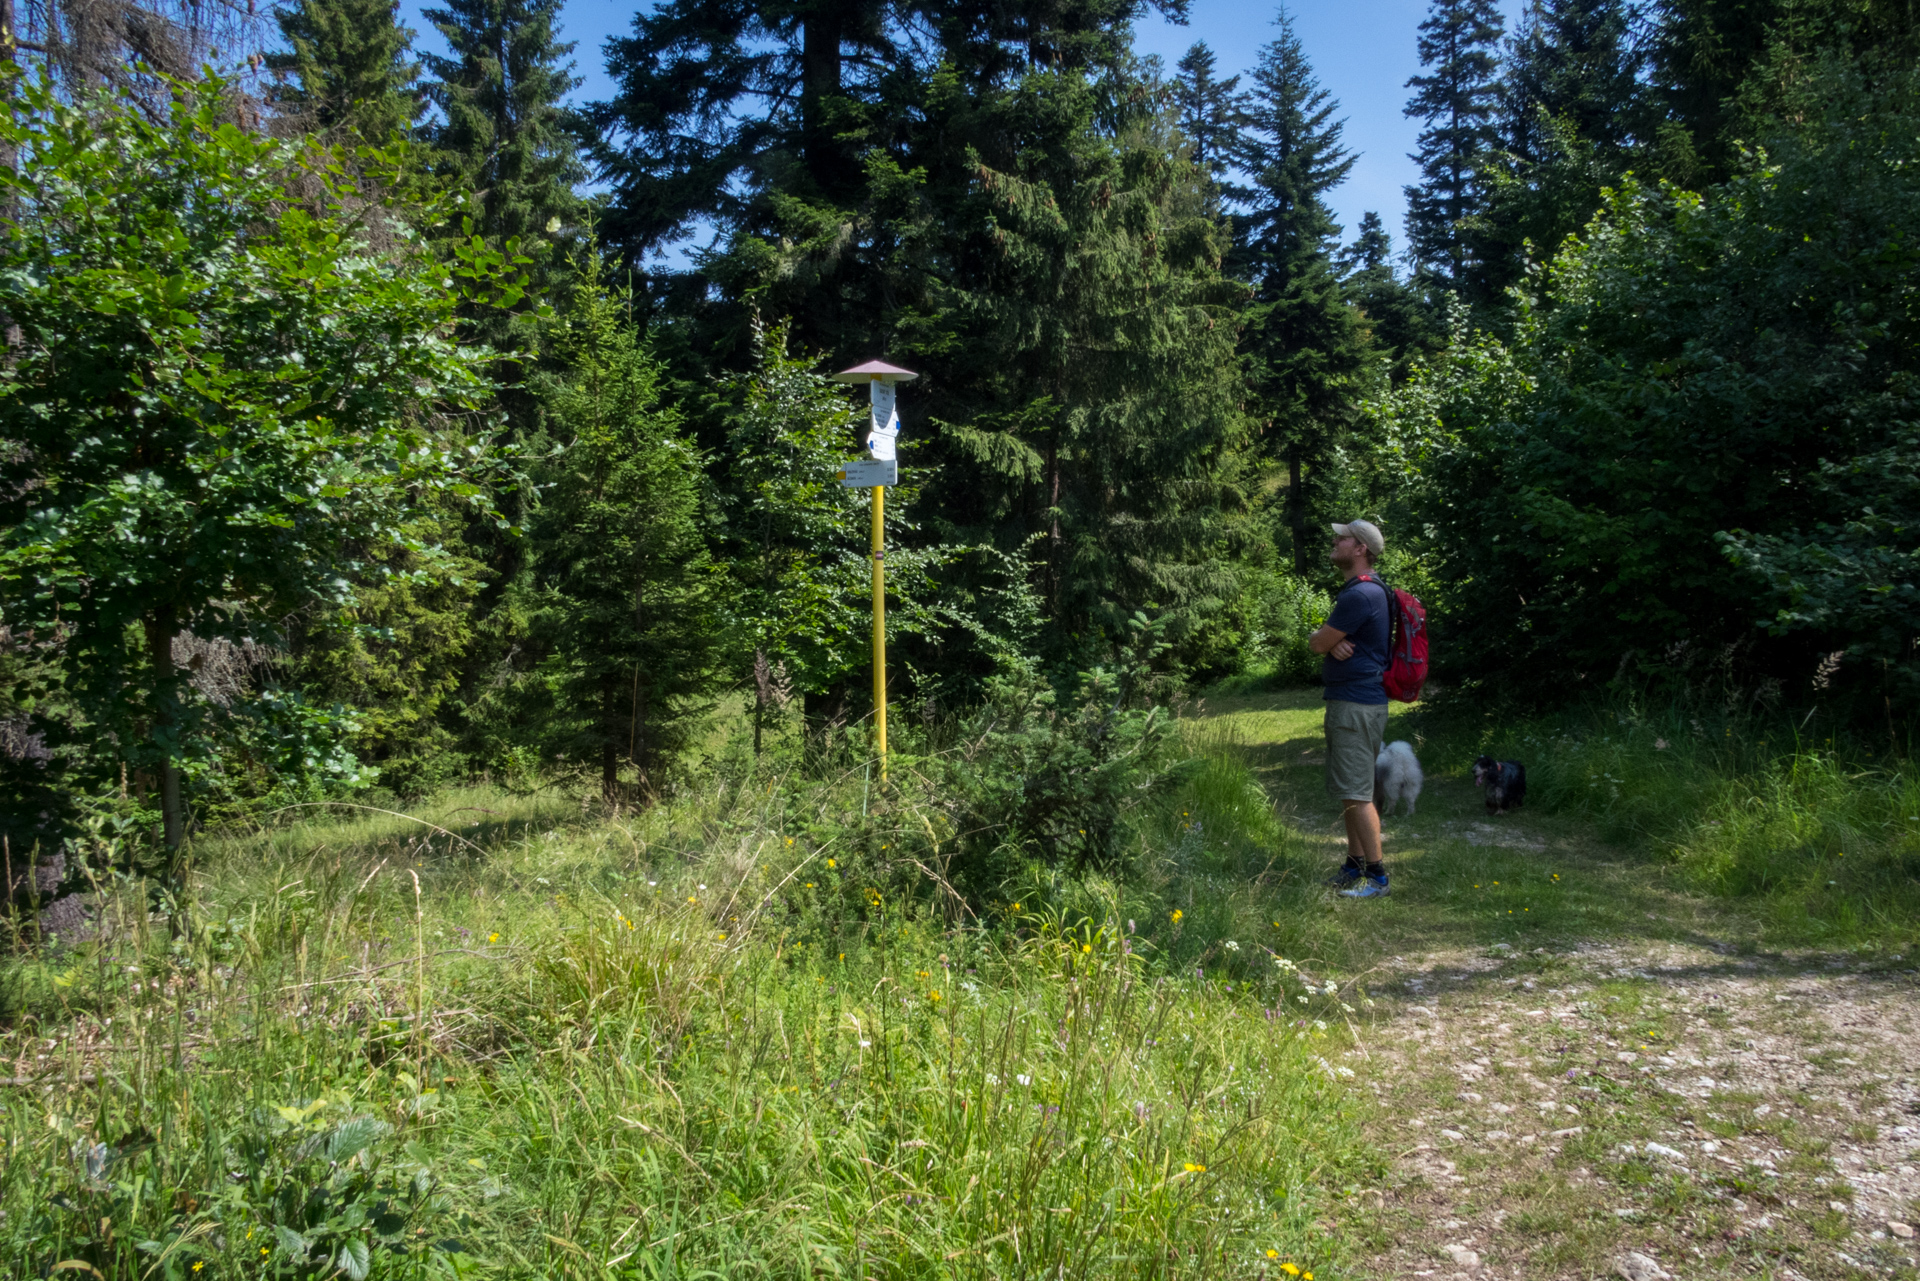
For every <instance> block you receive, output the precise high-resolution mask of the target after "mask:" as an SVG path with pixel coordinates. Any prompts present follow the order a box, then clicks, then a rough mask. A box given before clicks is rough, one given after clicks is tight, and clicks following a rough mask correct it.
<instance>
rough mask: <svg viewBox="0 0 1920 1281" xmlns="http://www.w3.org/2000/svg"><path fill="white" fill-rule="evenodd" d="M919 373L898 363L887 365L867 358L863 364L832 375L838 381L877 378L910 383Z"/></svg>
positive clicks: (864, 381) (860, 381)
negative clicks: (901, 366)
mask: <svg viewBox="0 0 1920 1281" xmlns="http://www.w3.org/2000/svg"><path fill="white" fill-rule="evenodd" d="M919 376H920V375H919V374H916V373H914V372H913V371H912V370H911V369H902V368H900V366H898V365H889V364H888V363H887V362H886V361H884V360H869V361H868V362H867V363H866V364H864V365H855V366H854V367H853V368H852V369H842V370H841V371H840V372H839V373H837V374H834V375H832V377H833V380H834V381H835V382H838V383H866V382H872V381H874V380H875V379H879V380H880V381H881V382H883V383H910V382H912V381H913V380H914V379H916V378H918V377H919Z"/></svg>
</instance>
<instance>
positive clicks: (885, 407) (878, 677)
mask: <svg viewBox="0 0 1920 1281" xmlns="http://www.w3.org/2000/svg"><path fill="white" fill-rule="evenodd" d="M919 376H920V375H918V374H916V373H914V372H913V371H912V370H911V369H902V368H900V367H899V366H898V365H889V364H885V363H883V362H881V361H878V360H870V361H868V362H867V363H866V364H864V365H855V366H854V367H853V368H852V369H843V370H841V371H840V372H839V373H837V374H835V375H833V377H834V379H835V380H836V381H838V382H843V383H852V384H855V385H858V384H860V383H865V384H867V400H868V403H869V404H870V405H871V406H872V412H871V415H870V417H869V426H868V431H867V451H868V457H867V458H866V459H865V460H859V461H856V460H849V461H848V463H847V467H846V470H845V471H842V472H841V473H840V483H841V484H843V485H847V486H849V487H851V488H856V489H870V490H872V497H871V502H872V503H873V747H874V754H875V755H876V756H878V757H879V758H880V781H881V782H883V783H884V782H886V780H887V534H886V524H887V486H888V485H891V484H893V483H894V482H895V481H896V480H897V479H898V477H899V466H898V462H897V460H896V459H895V457H894V438H895V437H897V436H898V435H899V434H900V418H899V415H898V414H896V413H895V412H894V408H893V384H894V383H904V382H912V381H913V380H914V379H915V378H918V377H919Z"/></svg>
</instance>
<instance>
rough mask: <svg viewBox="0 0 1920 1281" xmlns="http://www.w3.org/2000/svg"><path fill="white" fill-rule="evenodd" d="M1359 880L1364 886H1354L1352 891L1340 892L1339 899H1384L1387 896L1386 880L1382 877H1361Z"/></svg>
mask: <svg viewBox="0 0 1920 1281" xmlns="http://www.w3.org/2000/svg"><path fill="white" fill-rule="evenodd" d="M1361 879H1362V880H1364V881H1365V882H1366V884H1364V885H1358V886H1355V887H1354V888H1353V889H1350V890H1341V891H1340V897H1341V898H1385V897H1386V896H1387V893H1388V890H1387V878H1386V877H1385V876H1384V875H1381V876H1367V877H1362V878H1361Z"/></svg>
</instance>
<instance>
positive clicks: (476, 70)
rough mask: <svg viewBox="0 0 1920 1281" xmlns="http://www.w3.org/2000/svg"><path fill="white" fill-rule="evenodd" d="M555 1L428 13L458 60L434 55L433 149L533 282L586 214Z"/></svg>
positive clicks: (474, 3) (493, 2)
mask: <svg viewBox="0 0 1920 1281" xmlns="http://www.w3.org/2000/svg"><path fill="white" fill-rule="evenodd" d="M559 9H560V5H559V2H558V0H446V7H445V8H439V9H427V10H423V11H422V15H421V16H423V17H424V18H426V20H427V21H428V22H431V23H432V24H433V25H434V28H435V29H436V30H438V31H439V32H440V34H441V36H442V37H444V38H445V39H446V42H447V47H448V48H449V49H450V50H451V52H452V56H451V57H442V56H440V55H438V54H429V55H427V57H426V64H427V69H428V70H429V71H430V72H431V73H432V74H433V76H434V80H433V82H432V84H431V85H430V86H429V88H428V91H427V93H428V97H430V98H431V99H432V100H433V102H434V104H435V105H436V106H438V107H439V108H440V110H441V111H442V112H443V113H445V119H444V120H443V121H440V122H438V123H436V124H435V125H434V126H433V128H432V130H431V132H430V139H429V140H430V142H431V144H432V146H433V148H434V150H435V152H436V153H437V154H438V155H439V157H440V158H441V161H442V162H443V164H444V166H445V167H446V168H447V169H448V171H449V176H450V177H451V178H452V179H453V181H454V182H455V183H456V184H457V185H458V187H459V189H460V190H461V191H462V192H463V193H470V199H471V202H472V204H473V205H474V206H475V208H474V209H473V217H474V222H475V225H476V226H478V227H479V229H480V230H481V232H482V233H483V234H484V235H486V236H488V237H489V238H490V239H491V240H492V241H493V242H494V243H496V244H505V243H509V242H511V243H513V244H514V245H515V246H516V247H517V249H518V251H519V252H520V253H524V254H527V255H529V256H530V257H532V258H533V259H534V266H535V269H536V274H538V275H540V276H541V277H542V278H544V275H545V272H546V271H547V270H548V269H550V268H551V267H553V266H555V265H557V264H554V263H552V262H550V261H549V259H550V256H551V246H552V245H553V244H554V243H555V242H556V240H557V239H558V237H559V235H560V233H561V231H562V229H563V228H566V227H568V226H569V224H571V223H573V222H574V221H575V220H576V219H577V217H578V214H579V209H580V202H579V199H578V198H577V197H576V196H575V195H574V187H575V185H576V184H577V183H579V182H581V181H583V180H584V179H585V177H586V172H585V170H584V169H583V168H582V166H581V164H580V159H579V156H578V154H577V151H576V144H575V142H574V137H573V135H572V133H570V132H569V129H568V121H569V113H568V111H567V108H566V107H564V106H563V105H562V102H563V100H564V99H565V98H566V96H567V95H568V94H569V93H571V92H572V91H573V90H574V88H576V87H577V86H578V84H579V81H578V80H577V79H576V78H575V77H574V76H573V75H572V73H571V71H570V70H569V68H570V67H571V66H572V63H570V62H567V61H566V58H567V55H569V54H570V53H572V52H573V45H572V44H571V43H568V42H561V41H558V40H556V39H555V38H554V35H555V33H554V20H555V18H556V17H558V15H559Z"/></svg>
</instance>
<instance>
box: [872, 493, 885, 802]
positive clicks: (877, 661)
mask: <svg viewBox="0 0 1920 1281" xmlns="http://www.w3.org/2000/svg"><path fill="white" fill-rule="evenodd" d="M872 493H873V736H874V747H875V750H876V751H878V752H879V755H880V781H881V782H882V783H884V782H886V781H887V550H886V548H887V544H886V532H885V527H886V512H887V487H886V486H885V485H875V486H874V487H873V490H872Z"/></svg>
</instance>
